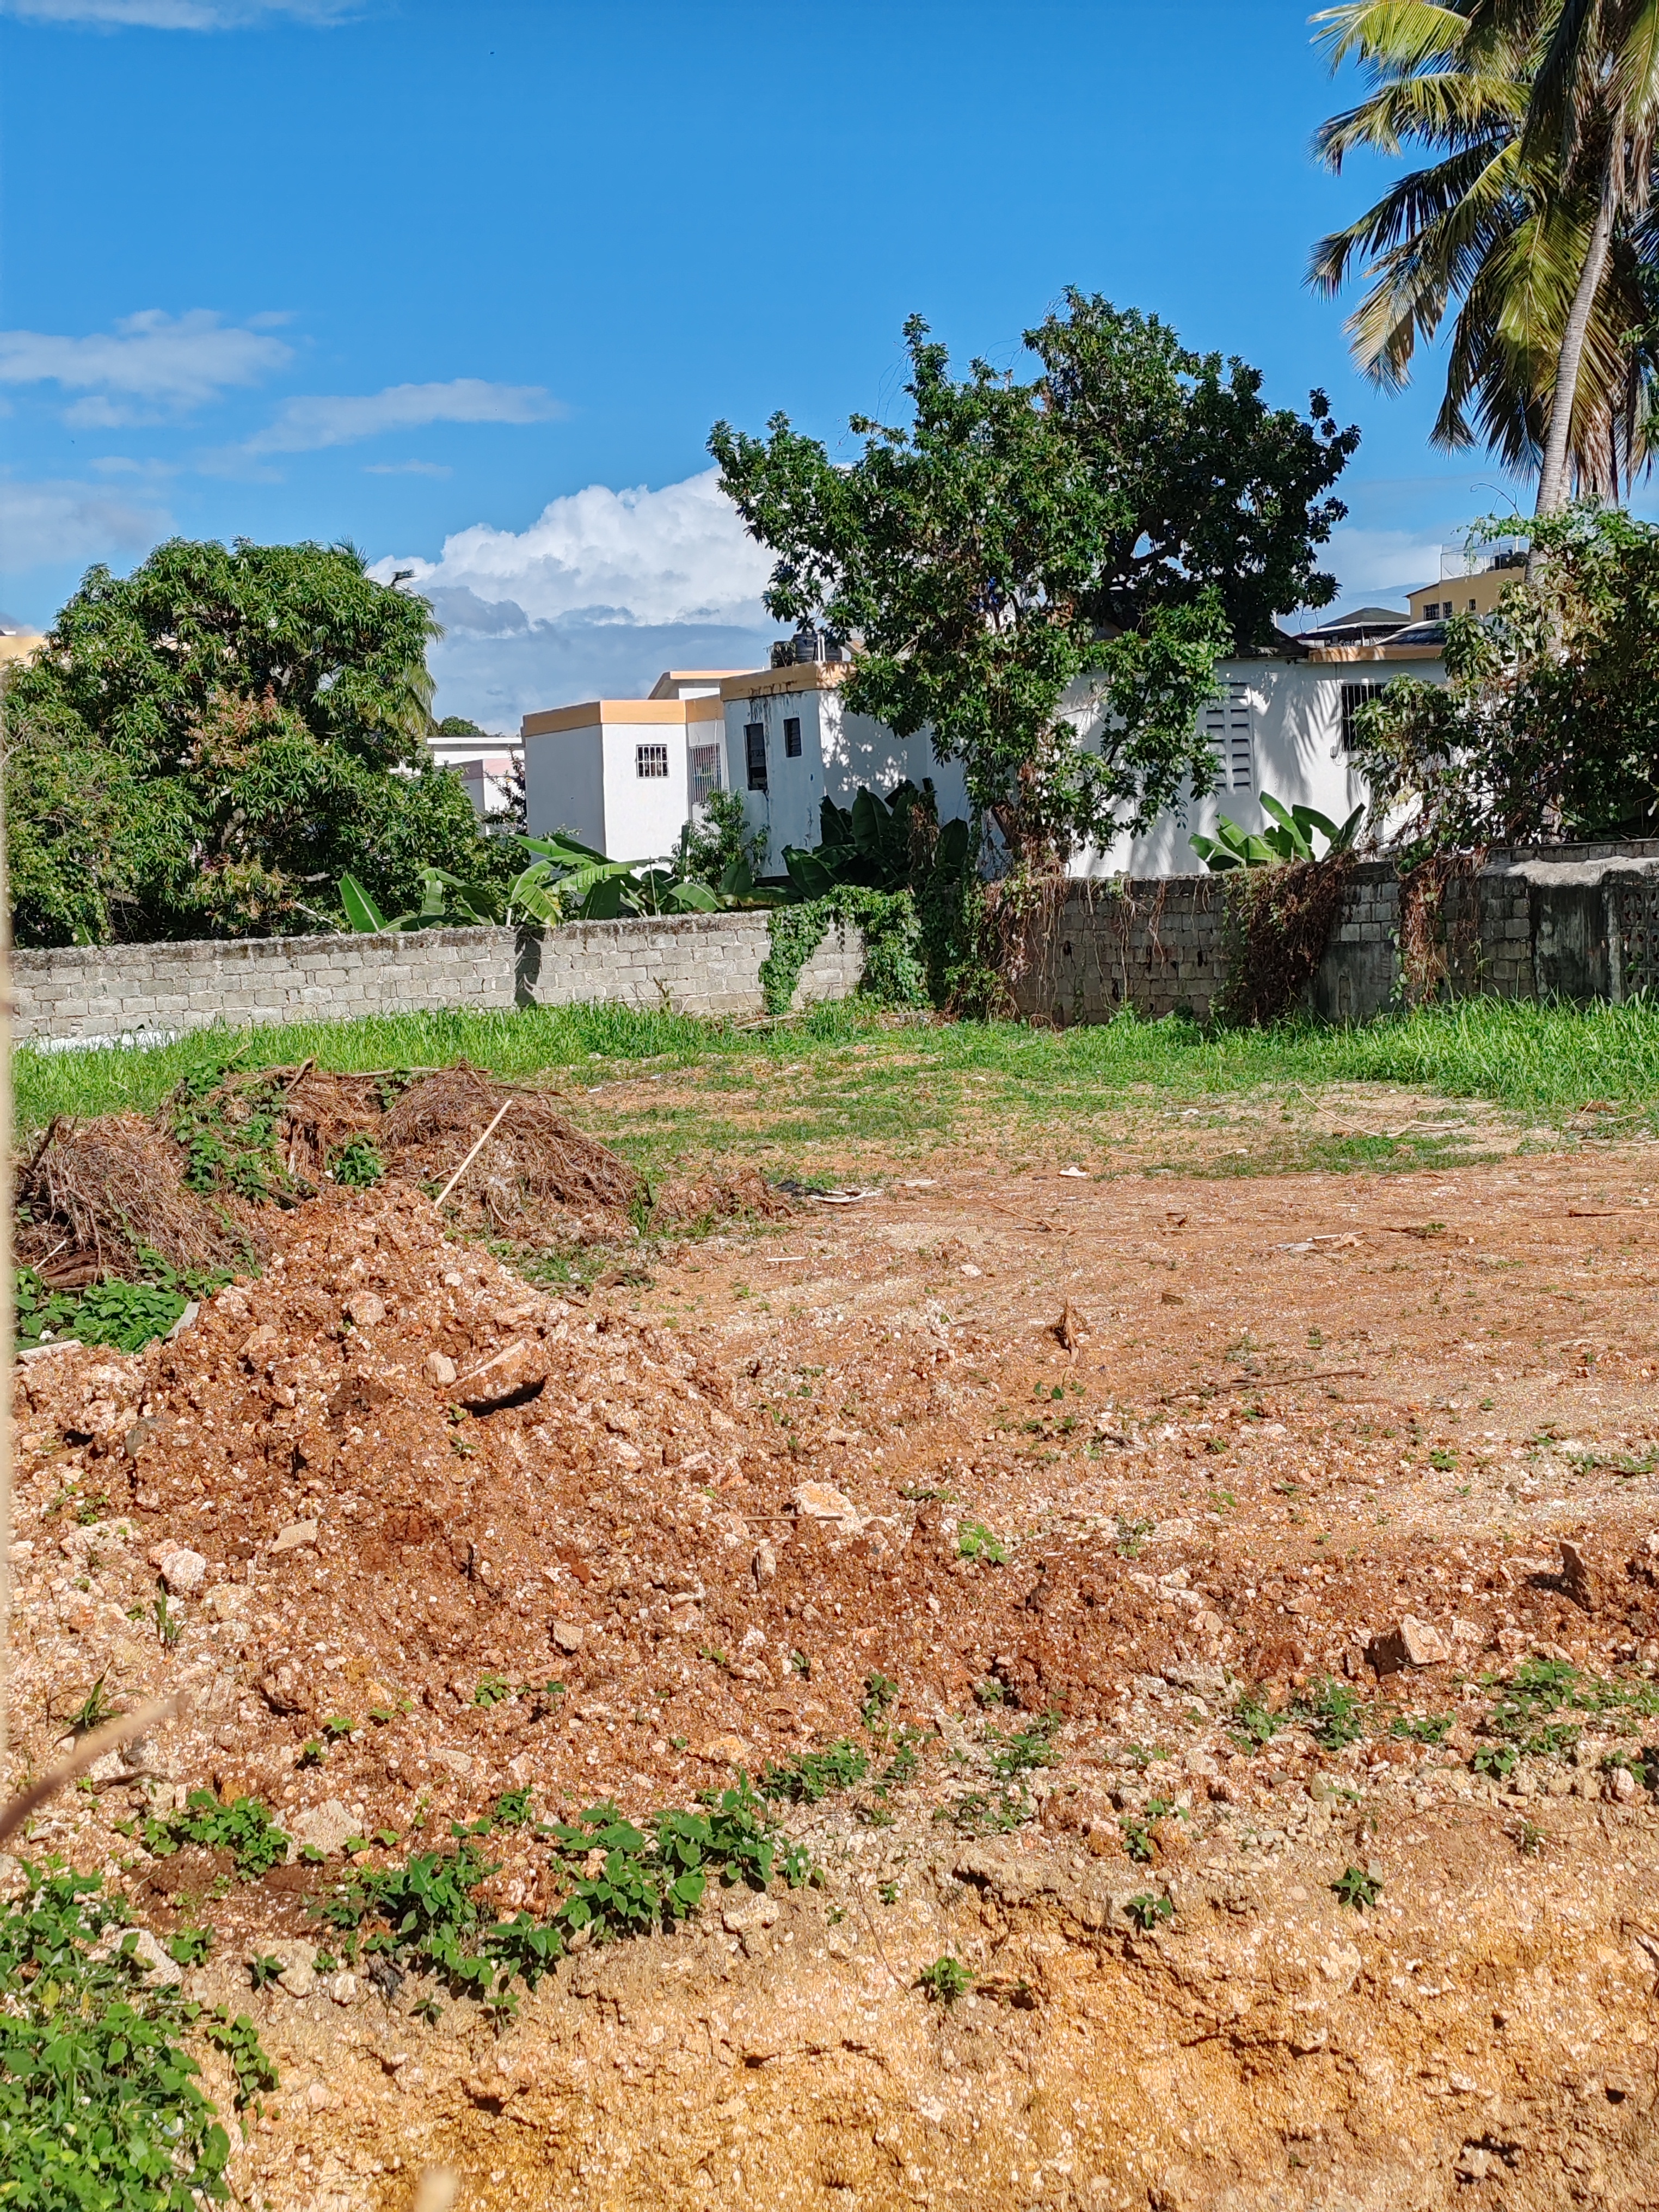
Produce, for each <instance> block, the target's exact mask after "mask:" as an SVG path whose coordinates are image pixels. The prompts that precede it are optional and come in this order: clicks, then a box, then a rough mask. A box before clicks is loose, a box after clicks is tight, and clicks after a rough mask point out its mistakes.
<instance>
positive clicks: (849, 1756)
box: [756, 1738, 870, 1805]
mask: <svg viewBox="0 0 1659 2212" xmlns="http://www.w3.org/2000/svg"><path fill="white" fill-rule="evenodd" d="M869 1771H870V1758H869V1754H868V1753H867V1752H864V1751H860V1748H859V1747H858V1746H857V1744H855V1743H850V1742H848V1741H847V1740H846V1739H845V1738H842V1741H839V1742H837V1743H832V1744H829V1745H828V1746H826V1747H825V1748H824V1749H823V1751H804V1752H801V1753H799V1754H798V1755H797V1756H796V1757H795V1758H793V1759H790V1760H788V1761H787V1764H785V1765H782V1766H773V1765H769V1766H768V1767H767V1768H766V1770H765V1771H764V1773H763V1775H762V1776H761V1778H760V1780H759V1782H758V1783H757V1785H756V1787H757V1789H758V1790H759V1791H760V1794H761V1796H763V1797H769V1798H781V1799H782V1800H783V1801H784V1802H786V1803H787V1804H791V1805H816V1804H817V1802H818V1801H819V1800H820V1799H821V1798H823V1797H828V1796H831V1795H833V1794H834V1793H836V1792H837V1791H840V1790H856V1789H857V1787H858V1785H859V1784H860V1782H862V1781H863V1780H864V1778H865V1777H866V1775H867V1774H868V1773H869Z"/></svg>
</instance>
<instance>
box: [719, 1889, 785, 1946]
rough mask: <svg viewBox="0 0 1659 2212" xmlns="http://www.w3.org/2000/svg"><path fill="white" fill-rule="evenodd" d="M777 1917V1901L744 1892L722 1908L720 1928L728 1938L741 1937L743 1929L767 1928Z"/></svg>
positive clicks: (751, 1891) (761, 1893)
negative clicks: (724, 1930)
mask: <svg viewBox="0 0 1659 2212" xmlns="http://www.w3.org/2000/svg"><path fill="white" fill-rule="evenodd" d="M777 1917H778V1901H777V1899H776V1898H775V1897H768V1896H767V1895H766V1894H765V1893H764V1892H757V1891H755V1890H745V1891H744V1893H742V1894H741V1895H740V1896H738V1897H735V1898H733V1899H732V1901H731V1903H730V1904H728V1905H726V1906H724V1907H723V1908H722V1910H721V1912H720V1926H721V1927H722V1928H724V1929H726V1933H727V1935H729V1936H741V1935H742V1934H743V1932H744V1929H749V1928H769V1927H771V1925H772V1923H773V1922H774V1921H775V1920H776V1918H777Z"/></svg>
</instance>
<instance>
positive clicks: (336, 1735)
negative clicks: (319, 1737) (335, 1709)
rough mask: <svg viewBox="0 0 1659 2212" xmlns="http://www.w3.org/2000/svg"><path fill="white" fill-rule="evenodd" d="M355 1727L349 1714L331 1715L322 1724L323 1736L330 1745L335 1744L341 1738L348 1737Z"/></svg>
mask: <svg viewBox="0 0 1659 2212" xmlns="http://www.w3.org/2000/svg"><path fill="white" fill-rule="evenodd" d="M356 1725H357V1723H356V1721H354V1720H353V1719H352V1718H351V1717H350V1715H349V1713H331V1715H330V1716H329V1717H328V1719H327V1720H325V1722H324V1723H323V1734H324V1735H325V1736H326V1737H327V1738H328V1740H329V1741H330V1742H331V1743H337V1742H338V1741H340V1739H341V1737H342V1736H348V1735H350V1734H351V1732H352V1730H353V1729H355V1728H356Z"/></svg>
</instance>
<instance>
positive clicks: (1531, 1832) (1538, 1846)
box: [1515, 1814, 1544, 1859]
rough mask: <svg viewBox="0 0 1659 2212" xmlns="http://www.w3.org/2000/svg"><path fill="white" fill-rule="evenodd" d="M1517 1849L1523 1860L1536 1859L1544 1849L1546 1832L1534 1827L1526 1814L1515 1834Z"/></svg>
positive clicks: (1523, 1815)
mask: <svg viewBox="0 0 1659 2212" xmlns="http://www.w3.org/2000/svg"><path fill="white" fill-rule="evenodd" d="M1515 1848H1516V1850H1518V1851H1519V1852H1520V1854H1521V1856H1522V1858H1523V1859H1535V1858H1536V1857H1538V1854H1539V1853H1540V1852H1541V1850H1543V1848H1544V1831H1543V1830H1542V1829H1541V1828H1539V1827H1534V1825H1533V1823H1532V1822H1531V1821H1530V1820H1528V1819H1527V1817H1526V1816H1525V1814H1522V1819H1521V1825H1520V1826H1519V1827H1518V1828H1516V1832H1515Z"/></svg>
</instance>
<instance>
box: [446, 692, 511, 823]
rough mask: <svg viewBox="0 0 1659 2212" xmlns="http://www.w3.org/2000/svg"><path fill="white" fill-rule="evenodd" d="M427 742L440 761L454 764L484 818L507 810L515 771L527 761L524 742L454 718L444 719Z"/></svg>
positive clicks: (468, 794)
mask: <svg viewBox="0 0 1659 2212" xmlns="http://www.w3.org/2000/svg"><path fill="white" fill-rule="evenodd" d="M427 744H428V748H429V750H430V751H431V754H432V757H433V759H434V761H435V763H437V765H438V766H439V767H440V768H453V769H454V771H455V773H456V774H457V775H459V777H460V779H461V781H462V783H463V784H464V785H465V787H466V794H467V797H468V798H469V799H471V801H472V811H473V812H474V813H475V814H476V815H477V817H478V819H479V820H480V821H481V822H482V821H483V819H484V818H485V817H486V816H488V815H491V814H501V813H504V812H505V811H506V810H507V805H508V803H509V801H510V800H511V799H512V797H513V781H512V780H513V775H514V773H515V772H516V771H517V770H518V769H519V768H520V767H521V766H522V764H523V759H524V748H523V746H522V745H521V744H519V743H518V742H517V741H516V740H515V739H513V738H501V737H495V736H492V735H491V733H490V732H489V731H488V730H480V729H478V728H477V727H475V726H473V725H472V724H471V723H468V722H462V721H460V720H457V719H454V718H452V719H451V720H449V721H448V722H447V723H440V724H439V726H438V727H437V728H436V729H435V731H434V732H432V735H431V736H430V737H429V738H428V740H427Z"/></svg>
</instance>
